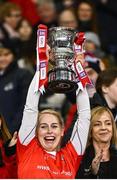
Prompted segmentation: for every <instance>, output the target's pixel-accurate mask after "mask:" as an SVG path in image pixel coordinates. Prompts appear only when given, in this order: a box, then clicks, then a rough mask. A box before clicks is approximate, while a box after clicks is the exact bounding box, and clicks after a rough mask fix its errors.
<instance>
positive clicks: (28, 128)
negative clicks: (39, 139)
mask: <svg viewBox="0 0 117 180" xmlns="http://www.w3.org/2000/svg"><path fill="white" fill-rule="evenodd" d="M36 73H37V72H36ZM36 73H35V76H34V78H33V80H32V82H31V84H30V86H29V89H28V94H27V98H26V104H25V108H24V112H23V119H22V124H21V127H20V130H19V140H20V142H21V143H22V144H23V145H27V144H29V143H30V141H31V140H32V139H33V138H34V136H35V129H36V123H37V118H38V102H39V97H40V92H39V91H38V92H35V83H36Z"/></svg>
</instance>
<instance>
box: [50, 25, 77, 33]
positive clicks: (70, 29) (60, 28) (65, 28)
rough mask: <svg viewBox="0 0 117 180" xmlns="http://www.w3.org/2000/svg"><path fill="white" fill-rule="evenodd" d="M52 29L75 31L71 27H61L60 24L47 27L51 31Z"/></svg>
mask: <svg viewBox="0 0 117 180" xmlns="http://www.w3.org/2000/svg"><path fill="white" fill-rule="evenodd" d="M52 30H56V31H58V30H69V31H73V32H74V33H75V32H76V30H75V29H74V28H73V27H62V26H57V27H51V28H49V31H52Z"/></svg>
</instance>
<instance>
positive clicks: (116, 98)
mask: <svg viewBox="0 0 117 180" xmlns="http://www.w3.org/2000/svg"><path fill="white" fill-rule="evenodd" d="M98 105H100V106H105V107H108V108H109V109H110V110H111V112H112V114H113V116H114V118H115V121H117V68H111V69H107V70H105V71H102V72H101V73H100V74H99V76H98V79H97V81H96V93H95V94H94V96H93V98H92V99H91V107H96V106H98Z"/></svg>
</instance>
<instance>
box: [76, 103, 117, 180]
mask: <svg viewBox="0 0 117 180" xmlns="http://www.w3.org/2000/svg"><path fill="white" fill-rule="evenodd" d="M87 144H88V145H87V149H86V152H85V154H84V158H83V160H82V162H81V164H80V168H79V171H78V173H77V175H76V178H80V179H81V178H83V179H96V178H98V179H100V178H101V179H103V178H104V179H117V168H116V167H117V149H116V147H117V136H116V125H115V122H114V117H113V115H112V113H111V111H110V110H109V109H108V108H106V107H102V106H98V107H95V108H93V109H92V113H91V124H90V129H89V137H88V143H87Z"/></svg>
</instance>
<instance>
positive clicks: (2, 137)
mask: <svg viewBox="0 0 117 180" xmlns="http://www.w3.org/2000/svg"><path fill="white" fill-rule="evenodd" d="M16 143H17V132H15V133H14V135H13V137H12V136H11V134H10V133H9V130H8V128H7V126H6V122H5V119H4V118H3V116H2V115H1V114H0V179H8V178H9V179H12V178H17V161H16Z"/></svg>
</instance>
